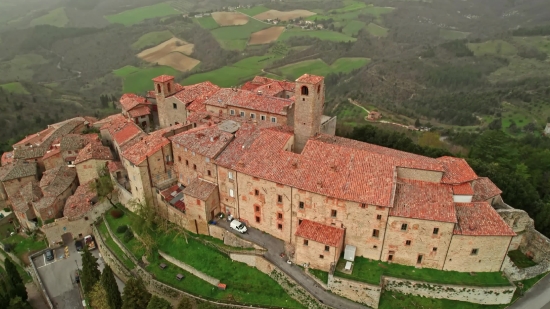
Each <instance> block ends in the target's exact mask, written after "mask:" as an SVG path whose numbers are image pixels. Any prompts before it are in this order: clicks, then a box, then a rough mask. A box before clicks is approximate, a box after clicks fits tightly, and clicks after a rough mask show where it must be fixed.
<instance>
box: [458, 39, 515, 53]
mask: <svg viewBox="0 0 550 309" xmlns="http://www.w3.org/2000/svg"><path fill="white" fill-rule="evenodd" d="M468 48H469V49H470V50H471V51H473V52H474V55H476V56H485V55H498V56H513V55H515V54H516V53H517V49H516V47H515V46H514V45H512V44H510V43H508V42H506V41H503V40H490V41H487V42H483V43H468Z"/></svg>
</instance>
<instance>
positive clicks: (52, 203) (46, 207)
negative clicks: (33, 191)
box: [33, 166, 78, 222]
mask: <svg viewBox="0 0 550 309" xmlns="http://www.w3.org/2000/svg"><path fill="white" fill-rule="evenodd" d="M39 186H40V190H41V191H42V195H43V197H42V198H41V199H40V200H38V201H35V202H33V209H34V212H35V214H36V217H37V218H39V219H40V220H41V221H42V222H46V221H48V220H52V219H56V218H61V217H62V216H63V209H64V207H65V202H66V201H67V199H68V198H69V197H70V196H71V195H72V194H73V193H74V192H75V191H76V188H77V186H78V178H77V176H76V170H75V168H73V167H67V166H60V167H56V168H53V169H50V170H47V171H46V172H45V173H44V174H43V175H42V179H40V184H39Z"/></svg>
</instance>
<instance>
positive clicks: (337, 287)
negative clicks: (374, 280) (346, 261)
mask: <svg viewBox="0 0 550 309" xmlns="http://www.w3.org/2000/svg"><path fill="white" fill-rule="evenodd" d="M327 287H328V288H329V290H330V291H332V292H333V293H334V294H336V295H339V296H342V297H345V298H347V299H351V300H353V301H354V302H358V303H360V304H364V305H367V306H369V307H372V308H375V309H376V308H378V302H379V301H380V294H382V288H381V287H380V286H378V285H373V284H368V283H365V282H359V281H355V280H350V279H345V278H340V277H335V276H334V275H332V274H330V273H329V274H328V283H327Z"/></svg>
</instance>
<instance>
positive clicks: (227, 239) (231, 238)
mask: <svg viewBox="0 0 550 309" xmlns="http://www.w3.org/2000/svg"><path fill="white" fill-rule="evenodd" d="M223 243H224V244H225V245H227V246H231V247H239V248H254V249H263V248H262V247H260V246H258V245H256V244H255V243H252V242H250V241H247V240H244V239H242V238H240V237H238V236H237V235H235V234H233V233H231V232H229V231H225V233H224V236H223Z"/></svg>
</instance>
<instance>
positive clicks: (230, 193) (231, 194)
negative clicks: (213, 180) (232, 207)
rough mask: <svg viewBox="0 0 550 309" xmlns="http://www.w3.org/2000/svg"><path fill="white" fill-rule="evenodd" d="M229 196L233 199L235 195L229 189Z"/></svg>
mask: <svg viewBox="0 0 550 309" xmlns="http://www.w3.org/2000/svg"><path fill="white" fill-rule="evenodd" d="M229 196H231V197H235V193H234V192H233V189H229Z"/></svg>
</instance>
